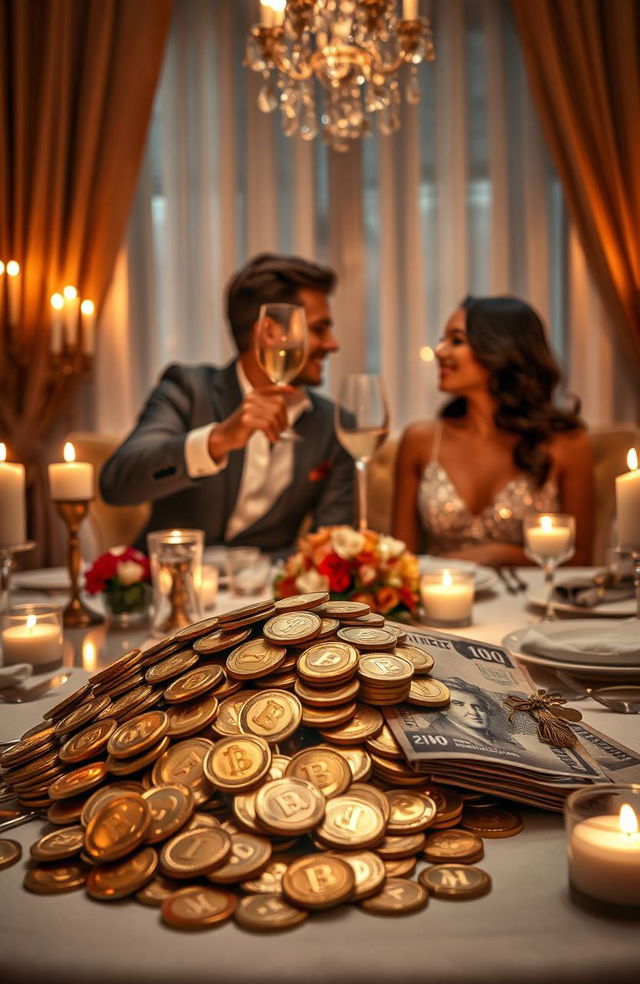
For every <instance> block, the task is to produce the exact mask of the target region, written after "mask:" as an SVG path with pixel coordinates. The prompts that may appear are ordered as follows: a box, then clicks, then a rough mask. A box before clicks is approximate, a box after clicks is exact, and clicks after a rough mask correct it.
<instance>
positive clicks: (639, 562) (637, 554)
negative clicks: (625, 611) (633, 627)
mask: <svg viewBox="0 0 640 984" xmlns="http://www.w3.org/2000/svg"><path fill="white" fill-rule="evenodd" d="M631 557H632V560H633V586H634V588H635V591H636V618H638V619H640V550H634V551H633V552H632V554H631Z"/></svg>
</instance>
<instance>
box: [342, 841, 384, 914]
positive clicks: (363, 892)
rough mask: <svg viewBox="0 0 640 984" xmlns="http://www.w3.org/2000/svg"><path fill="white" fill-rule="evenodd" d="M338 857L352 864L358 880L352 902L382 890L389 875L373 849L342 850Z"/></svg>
mask: <svg viewBox="0 0 640 984" xmlns="http://www.w3.org/2000/svg"><path fill="white" fill-rule="evenodd" d="M338 857H340V858H341V859H342V861H346V862H347V864H348V865H350V866H351V868H352V870H353V874H354V877H355V880H356V887H355V891H354V893H353V896H352V898H351V901H352V902H360V901H361V900H362V899H367V898H369V896H370V895H375V894H376V893H377V892H379V891H380V889H381V888H382V886H383V884H384V880H385V878H386V877H387V872H386V870H385V866H384V862H383V861H381V860H380V858H379V857H378V855H377V854H374V853H373V851H342V852H341V853H340V854H339V855H338Z"/></svg>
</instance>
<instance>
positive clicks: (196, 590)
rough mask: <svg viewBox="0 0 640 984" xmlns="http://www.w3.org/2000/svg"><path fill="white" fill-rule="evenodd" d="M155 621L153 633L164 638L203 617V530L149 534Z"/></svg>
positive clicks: (157, 531) (152, 624)
mask: <svg viewBox="0 0 640 984" xmlns="http://www.w3.org/2000/svg"><path fill="white" fill-rule="evenodd" d="M147 543H148V546H149V562H150V564H151V581H152V583H153V620H152V623H151V634H152V635H153V636H163V635H167V634H168V633H170V632H175V631H176V629H181V628H184V626H186V625H190V624H191V623H192V622H197V621H198V620H199V619H201V618H202V607H201V602H200V588H201V585H202V551H203V546H204V532H203V530H181V529H178V530H156V531H155V532H153V533H147Z"/></svg>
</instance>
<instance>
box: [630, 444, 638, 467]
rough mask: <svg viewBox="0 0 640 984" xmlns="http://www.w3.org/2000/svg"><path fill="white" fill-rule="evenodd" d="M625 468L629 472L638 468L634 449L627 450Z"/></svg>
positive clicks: (636, 454)
mask: <svg viewBox="0 0 640 984" xmlns="http://www.w3.org/2000/svg"><path fill="white" fill-rule="evenodd" d="M627 468H628V469H629V471H636V470H637V468H638V452H637V451H636V449H635V448H629V453H628V454H627Z"/></svg>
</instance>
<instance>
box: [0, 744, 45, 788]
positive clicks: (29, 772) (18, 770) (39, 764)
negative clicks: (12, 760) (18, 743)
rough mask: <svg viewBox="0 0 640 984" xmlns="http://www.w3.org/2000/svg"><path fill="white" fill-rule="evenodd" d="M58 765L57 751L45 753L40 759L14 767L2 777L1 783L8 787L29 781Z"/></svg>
mask: <svg viewBox="0 0 640 984" xmlns="http://www.w3.org/2000/svg"><path fill="white" fill-rule="evenodd" d="M57 764H58V752H57V750H55V749H54V750H53V751H47V752H46V754H45V755H43V756H42V757H41V758H36V759H30V760H29V761H28V762H27V763H26V764H25V765H20V766H15V767H14V768H13V769H11V770H9V771H7V772H5V773H4V775H3V777H2V778H3V781H4V782H6V783H7V785H9V786H13V785H15V784H16V783H20V782H23V781H29V780H30V779H34V778H36V777H37V776H41V775H44V774H45V773H47V772H48V771H49V769H51V768H53V767H55V766H56V765H57Z"/></svg>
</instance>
